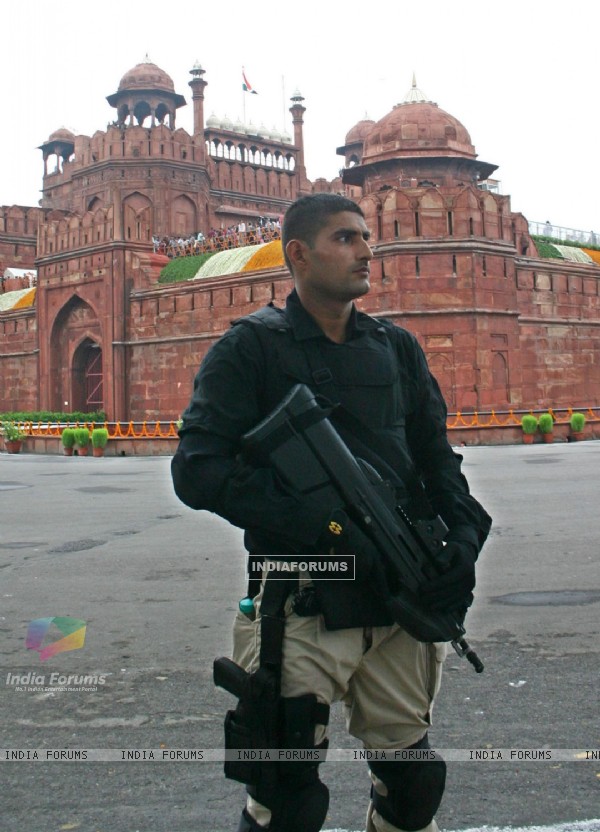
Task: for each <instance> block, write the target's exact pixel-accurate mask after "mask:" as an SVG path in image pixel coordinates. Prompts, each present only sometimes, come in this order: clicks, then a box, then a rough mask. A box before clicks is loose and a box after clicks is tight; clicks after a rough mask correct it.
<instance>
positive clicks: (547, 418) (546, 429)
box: [538, 413, 554, 442]
mask: <svg viewBox="0 0 600 832" xmlns="http://www.w3.org/2000/svg"><path fill="white" fill-rule="evenodd" d="M538 428H539V430H540V433H541V434H542V439H543V440H544V442H553V441H554V432H553V431H554V419H553V418H552V414H551V413H542V415H541V416H540V418H539V419H538Z"/></svg>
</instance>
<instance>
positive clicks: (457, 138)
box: [363, 100, 477, 164]
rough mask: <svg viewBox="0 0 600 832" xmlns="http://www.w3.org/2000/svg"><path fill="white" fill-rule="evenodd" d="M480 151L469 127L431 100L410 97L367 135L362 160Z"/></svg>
mask: <svg viewBox="0 0 600 832" xmlns="http://www.w3.org/2000/svg"><path fill="white" fill-rule="evenodd" d="M440 155H442V156H466V157H468V158H471V159H475V158H476V156H477V154H476V152H475V148H474V146H473V143H472V142H471V137H470V136H469V133H468V132H467V129H466V128H465V127H464V126H463V125H462V124H461V123H460V121H459V120H458V119H457V118H454V116H451V115H450V114H449V113H447V112H445V111H444V110H442V109H440V108H439V107H438V105H437V104H434V103H433V102H432V101H422V100H421V101H407V102H404V103H402V104H397V105H396V106H395V107H394V109H393V110H392V111H391V112H390V113H388V114H387V115H386V116H384V117H383V118H382V119H381V120H380V121H378V122H377V123H376V124H375V125H374V126H373V127H372V128H371V130H370V131H369V133H368V135H367V136H366V138H365V142H364V150H363V164H365V163H368V162H372V161H375V160H377V159H385V158H390V156H393V157H395V158H398V157H402V156H440Z"/></svg>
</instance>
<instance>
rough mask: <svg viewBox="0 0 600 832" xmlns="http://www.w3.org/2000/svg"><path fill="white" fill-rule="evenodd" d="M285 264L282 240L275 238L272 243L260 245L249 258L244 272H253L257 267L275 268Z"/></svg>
mask: <svg viewBox="0 0 600 832" xmlns="http://www.w3.org/2000/svg"><path fill="white" fill-rule="evenodd" d="M283 265H284V260H283V248H282V247H281V240H273V241H272V242H270V243H265V245H263V246H260V247H259V249H258V251H257V252H256V253H255V254H253V255H252V257H251V258H250V259H249V260H248V262H247V263H246V265H245V266H244V268H243V269H242V271H243V272H252V271H255V270H257V269H273V268H276V267H277V266H279V267H281V266H283Z"/></svg>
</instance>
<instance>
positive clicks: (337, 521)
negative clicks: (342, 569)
mask: <svg viewBox="0 0 600 832" xmlns="http://www.w3.org/2000/svg"><path fill="white" fill-rule="evenodd" d="M318 546H319V548H321V549H326V550H327V551H328V552H332V553H333V554H336V555H354V569H355V578H356V580H358V581H362V580H365V579H366V578H368V577H369V575H370V574H371V572H372V570H373V567H374V566H375V565H376V563H378V562H379V560H380V555H379V553H378V551H377V549H376V548H375V545H374V544H373V543H372V542H371V540H370V539H369V538H368V537H367V535H366V534H365V533H364V532H363V531H362V529H361V528H360V526H358V525H357V524H356V523H355V522H354V521H353V520H351V519H350V518H349V517H348V515H347V514H346V512H345V511H342V510H341V509H336V510H335V511H334V512H332V514H331V516H330V518H329V520H328V523H327V528H326V529H325V531H324V532H323V534H322V535H321V537H320V538H319V543H318Z"/></svg>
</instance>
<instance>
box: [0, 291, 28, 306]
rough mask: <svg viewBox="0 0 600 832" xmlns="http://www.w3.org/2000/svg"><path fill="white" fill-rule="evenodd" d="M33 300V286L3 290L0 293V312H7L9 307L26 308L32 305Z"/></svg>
mask: <svg viewBox="0 0 600 832" xmlns="http://www.w3.org/2000/svg"><path fill="white" fill-rule="evenodd" d="M34 300H35V288H34V289H17V290H16V291H15V292H5V293H4V294H3V295H0V312H8V311H9V310H10V309H27V308H28V307H30V306H33V302H34Z"/></svg>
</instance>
